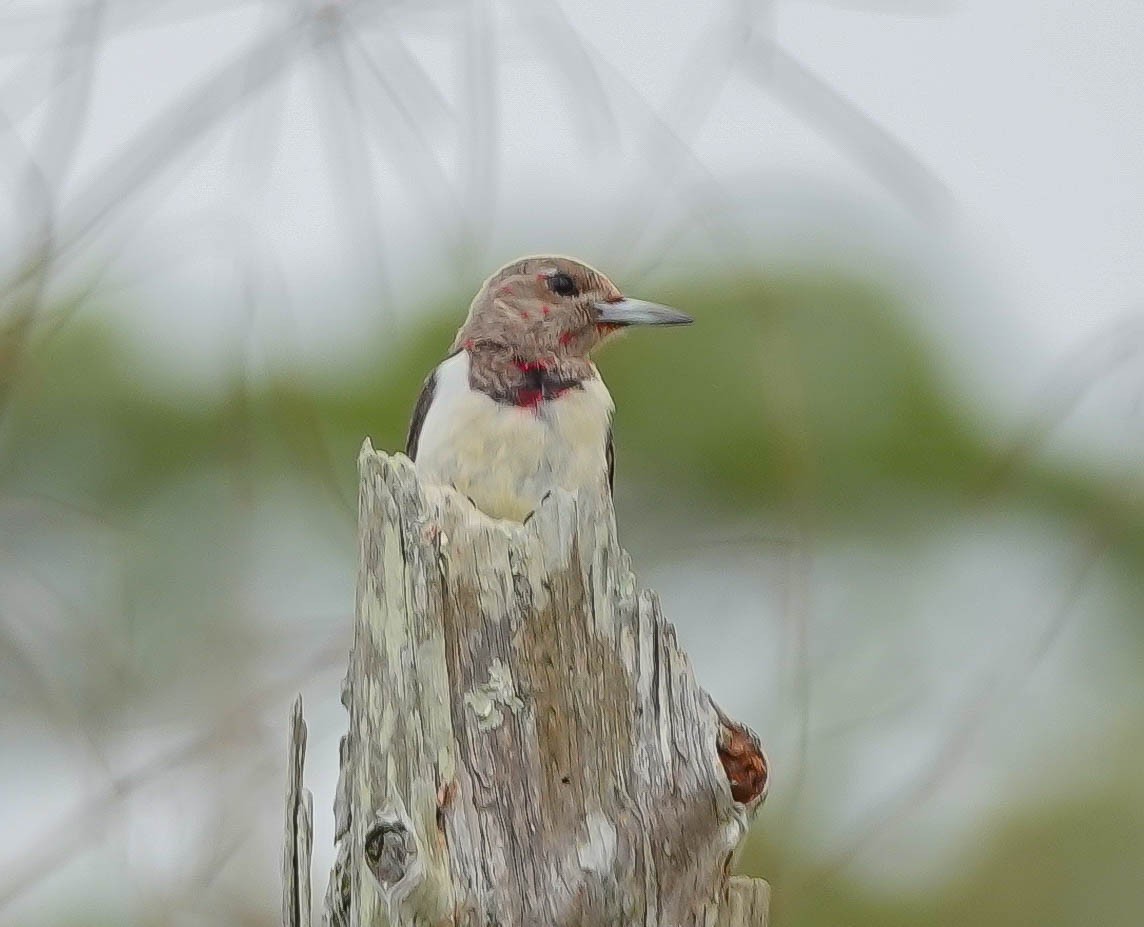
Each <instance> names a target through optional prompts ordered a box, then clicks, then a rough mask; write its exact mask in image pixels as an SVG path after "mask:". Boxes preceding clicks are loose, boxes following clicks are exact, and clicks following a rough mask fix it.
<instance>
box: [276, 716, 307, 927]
mask: <svg viewBox="0 0 1144 927" xmlns="http://www.w3.org/2000/svg"><path fill="white" fill-rule="evenodd" d="M305 765H306V722H305V721H303V720H302V696H300V695H299V696H298V697H297V698H296V699H295V700H294V707H293V708H292V709H291V711H290V752H289V765H288V766H287V773H286V838H285V840H284V841H283V844H284V846H283V851H282V925H283V927H310V853H311V850H312V848H313V843H314V807H313V799H312V797H311V796H310V791H309V789H304V788H302V773H303V770H304V768H305Z"/></svg>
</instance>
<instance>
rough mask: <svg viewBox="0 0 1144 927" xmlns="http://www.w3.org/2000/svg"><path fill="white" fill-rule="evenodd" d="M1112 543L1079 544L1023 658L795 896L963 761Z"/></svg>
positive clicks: (990, 682)
mask: <svg viewBox="0 0 1144 927" xmlns="http://www.w3.org/2000/svg"><path fill="white" fill-rule="evenodd" d="M1113 541H1114V539H1113V538H1112V537H1111V536H1108V535H1104V534H1096V535H1094V536H1093V537H1092V538H1090V539H1089V540H1088V541H1087V542H1086V543H1085V544H1084V546H1083V549H1082V551H1081V556H1080V558H1079V561H1078V563H1077V564H1076V565H1075V567H1074V568H1073V575H1072V576H1071V577H1070V578H1069V579H1068V581H1067V583H1066V585H1065V588H1064V591H1063V592H1062V594H1061V596H1060V600H1059V602H1058V604H1057V605H1056V606H1055V607H1054V608H1053V609H1052V610H1051V611H1050V613H1049V616H1048V619H1047V620H1046V621H1045V623H1044V625H1043V626H1042V628H1041V630H1040V632H1039V633H1038V634H1037V635H1036V636H1035V637H1034V639H1033V640H1032V641H1031V642H1030V643H1028V644H1026V645H1025V647H1024V648H1023V653H1021V654H1020V655H1019V656H1017V657H1016V658H1014V656H1013V654H1012V653H1009V654H1006V656H1005V658H1004V659H1001V660H998V661H997V665H996V667H995V668H994V669H993V670H992V671H991V672H990V673H989V674H988V676H987V678H986V680H985V681H984V682H983V684H982V685H981V686H980V687H979V688H978V689H977V690H976V691H975V692H973V693H972V695H971V696H969V698H968V700H967V701H966V703H965V705H964V707H963V708H962V710H961V711H960V712H958V714H957V720H956V723H955V724H954V726H953V730H952V732H951V734H950V735H949V737H948V738H946V739H945V742H944V744H943V746H942V748H941V750H939V751H938V752H937V753H936V754H935V755H934V756H933V758H932V759H931V760H930V761H929V762H928V763H927V764H926V765H925V767H924V768H923V769H922V770H921V771H920V772H919V773H918V774H917V775H916V776H914V777H913V778H912V780H911V781H910V782H908V783H907V784H906V785H905V787H903V788H902V789H900V790H898V792H897V793H896V794H895V795H894V796H893V797H891V798H890V799H888V800H887V801H885V802H883V803H881V804H880V805H878V806H877V807H876V808H874V809H872V810H871V811H870V812H869V813H868V814H867V815H866V816H865V818H864V819H863V820H862V821H861V822H860V823H859V824H858V825H857V826H856V827H855V828H854V830H853V833H852V835H851V836H850V838H849V839H847V840H845V841H843V844H842V846H841V848H840V849H838V850H836V851H835V852H834V853H833V854H831V856H830V858H829V859H828V860H827V861H826V862H825V863H823V864H821V865H819V866H817V867H815V868H814V869H813V870H812V871H811V873H810V875H809V876H807V878H806V879H805V881H804V882H803V883H801V884H800V885H799V886H798V889H797V891H798V892H799V893H809V892H815V891H820V890H821V888H822V885H823V883H825V882H826V881H828V880H829V879H830V878H832V877H833V876H835V875H837V873H838V872H839V870H841V869H843V868H844V867H845V866H847V865H848V864H850V863H851V862H853V861H854V860H855V859H856V858H857V857H858V856H859V855H860V854H861V853H862V851H863V850H866V849H868V848H869V847H870V846H871V845H872V844H873V843H875V842H876V841H877V840H878V839H879V838H880V837H881V836H883V835H884V834H885V832H886V831H888V830H890V829H892V828H893V827H894V826H895V825H897V824H899V823H901V821H902V820H903V819H904V818H905V817H906V816H908V815H909V814H910V813H911V812H913V811H916V810H917V809H918V808H920V807H921V806H922V804H923V803H924V802H925V801H927V800H928V799H929V798H931V797H932V796H933V794H934V792H936V791H937V789H938V788H940V787H941V785H942V784H943V783H945V782H946V781H948V779H949V778H950V777H951V776H952V775H953V773H954V771H955V770H956V768H957V767H958V766H959V765H960V764H961V763H962V762H964V760H965V759H966V757H967V756H968V751H969V748H970V746H971V745H972V743H973V741H974V740H975V739H976V738H977V737H978V736H979V735H980V733H981V731H982V729H983V728H984V727H985V725H986V724H987V722H989V721H992V720H995V719H996V718H997V715H998V713H999V711H1000V709H1001V706H1003V705H1005V704H1006V703H1008V702H1010V701H1011V700H1012V699H1013V698H1014V697H1015V696H1016V695H1017V693H1018V692H1019V691H1020V689H1021V686H1022V685H1023V684H1024V683H1025V681H1026V680H1027V679H1028V678H1029V676H1030V675H1031V674H1032V672H1033V670H1035V669H1036V668H1037V666H1038V665H1039V664H1040V663H1041V662H1042V661H1043V660H1044V658H1045V656H1046V655H1047V654H1048V653H1049V651H1050V649H1051V648H1052V646H1053V644H1054V643H1055V642H1056V641H1057V639H1058V638H1059V637H1060V635H1061V633H1062V632H1063V631H1064V629H1065V628H1066V627H1067V626H1068V623H1069V621H1070V619H1071V618H1072V617H1073V616H1074V614H1075V605H1076V602H1077V600H1078V599H1079V597H1080V595H1081V593H1082V591H1083V590H1084V586H1085V583H1086V582H1087V580H1088V578H1089V575H1090V574H1091V572H1092V570H1093V568H1094V567H1095V566H1096V564H1097V563H1098V562H1099V560H1100V558H1101V556H1102V555H1103V554H1104V553H1105V552H1106V551H1107V550H1108V549H1109V547H1110V546H1111V545H1112V543H1113Z"/></svg>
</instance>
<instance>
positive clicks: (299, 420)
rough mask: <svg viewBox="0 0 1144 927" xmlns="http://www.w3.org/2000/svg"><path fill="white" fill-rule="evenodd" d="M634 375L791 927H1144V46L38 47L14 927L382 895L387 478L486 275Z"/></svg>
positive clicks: (25, 94) (999, 30) (656, 551)
mask: <svg viewBox="0 0 1144 927" xmlns="http://www.w3.org/2000/svg"><path fill="white" fill-rule="evenodd" d="M541 251H558V252H565V253H571V254H575V255H577V256H580V257H582V258H584V259H586V260H588V261H590V262H592V263H594V264H596V265H598V266H600V267H601V268H602V269H604V270H605V271H606V272H608V273H609V274H610V275H611V276H612V277H613V278H614V279H615V280H616V281H617V282H618V283H619V285H620V286H621V287H622V288H624V289H625V290H626V291H627V292H629V293H630V294H632V295H637V296H642V297H645V298H650V299H655V300H658V301H661V302H667V303H670V304H673V305H676V306H678V307H680V308H681V309H684V310H686V311H687V312H689V313H691V314H693V315H694V316H695V317H696V319H697V324H696V325H694V326H693V327H692V328H690V329H687V330H681V331H670V332H639V333H636V334H633V335H632V336H631V337H629V338H627V339H626V340H624V341H622V342H621V343H619V344H617V345H615V346H614V347H612V348H610V349H609V350H608V351H607V352H606V353H605V354H604V355H603V356H602V357H601V358H600V364H601V367H602V369H603V372H604V375H605V376H606V378H607V379H608V382H609V384H610V385H611V387H612V391H613V393H614V394H615V396H616V397H617V400H618V406H619V411H618V413H617V421H616V436H617V469H618V476H617V482H618V489H617V507H618V516H619V519H620V525H621V532H622V536H623V538H624V540H625V543H626V545H627V546H628V547H629V549H630V551H631V553H632V555H633V558H634V562H635V564H636V565H637V569H638V571H639V574H640V576H641V579H642V581H643V582H645V583H646V584H648V585H651V586H653V587H655V588H656V589H657V590H658V591H659V592H660V593H661V595H662V598H663V601H664V605H665V610H666V612H667V614H668V615H669V616H670V618H671V619H672V620H674V621H675V623H676V624H677V626H678V629H679V633H680V637H681V638H682V640H683V642H684V643H685V645H686V646H687V648H688V649H689V651H690V653H691V654H692V656H693V659H694V661H695V663H696V665H697V671H698V675H699V678H700V679H701V681H703V682H704V683H705V684H706V685H707V686H708V687H709V688H710V690H711V691H712V692H713V694H714V695H715V696H716V698H717V699H718V700H719V701H720V702H722V703H723V704H724V705H725V706H726V707H727V709H728V710H729V711H730V712H731V713H732V714H734V715H736V716H737V717H739V718H741V719H743V720H744V721H747V722H748V723H750V724H751V725H752V727H754V728H755V729H756V730H757V731H759V732H760V734H761V735H762V736H763V739H764V740H765V742H766V744H767V746H768V749H769V752H770V754H771V758H772V762H773V766H774V778H773V782H772V792H771V796H770V798H769V799H768V802H767V804H766V806H765V807H764V809H763V810H762V812H761V814H760V815H759V817H758V820H757V823H756V826H755V828H754V831H753V832H752V835H751V837H750V840H749V843H748V845H747V847H746V848H745V851H744V853H743V856H742V859H741V861H740V868H741V869H742V870H743V871H745V872H748V873H750V874H753V875H760V876H764V877H766V878H768V879H769V880H771V882H772V884H773V886H774V889H775V900H774V912H773V913H774V920H775V923H776V924H777V925H780V927H786V925H790V927H795V925H798V927H818V925H823V927H826V925H834V927H844V925H889V927H893V925H914V924H932V925H955V924H956V925H964V924H976V925H1037V927H1053V925H1089V924H1101V925H1125V927H1128V925H1133V927H1134V925H1138V924H1140V923H1141V921H1142V918H1144V877H1142V873H1144V672H1142V668H1144V579H1142V577H1144V496H1142V489H1144V474H1142V471H1141V466H1140V461H1141V457H1142V452H1144V359H1142V355H1141V348H1142V347H1144V312H1142V311H1141V310H1142V307H1144V7H1142V6H1141V5H1140V4H1139V3H1138V2H1132V0H1089V2H1087V3H1083V4H1079V3H1072V2H1067V0H1040V2H1033V0H1008V2H996V0H961V2H959V0H784V2H762V0H760V2H750V0H733V2H723V0H714V2H707V3H678V4H664V3H658V2H651V0H642V2H636V0H632V2H615V0H607V2H605V0H578V2H576V3H572V2H563V3H561V2H559V0H499V2H497V0H470V2H466V3H462V2H456V0H439V2H416V3H413V2H401V0H371V2H352V0H342V2H338V0H327V2H315V0H293V2H289V0H288V2H260V0H68V2H65V0H10V2H5V3H2V4H0V699H2V714H0V820H2V821H3V835H4V839H3V841H2V844H3V846H2V848H0V923H2V924H4V925H37V927H43V925H77V927H78V925H103V924H108V925H110V924H115V925H200V924H201V925H271V924H275V923H277V922H278V905H279V902H278V898H279V887H278V868H279V858H280V856H279V854H280V848H279V834H280V831H281V819H282V813H283V811H282V801H283V794H284V777H285V741H286V720H287V714H288V707H289V704H290V701H291V699H292V697H293V695H294V694H295V693H296V692H299V691H301V692H303V693H304V696H305V699H306V711H307V718H308V720H309V723H310V731H311V734H310V761H309V770H308V782H309V785H310V786H311V787H312V789H313V791H314V793H315V816H316V825H317V835H316V837H317V847H316V851H317V852H316V855H317V863H316V876H315V878H316V890H317V893H319V894H320V892H321V891H322V890H323V888H324V884H325V872H326V871H328V865H329V862H330V859H331V857H332V846H331V842H332V814H331V813H330V808H331V805H332V800H333V787H334V782H335V779H336V771H337V741H338V737H339V736H340V734H341V733H342V732H343V730H344V728H345V716H344V713H343V712H342V709H341V708H340V706H339V705H338V703H337V696H338V683H339V679H340V677H341V675H342V672H343V666H344V659H345V656H346V653H347V650H348V645H349V633H350V620H351V612H352V600H353V572H354V567H355V559H356V556H355V534H354V520H353V518H354V495H355V491H356V478H355V472H354V463H355V456H356V451H357V448H358V446H359V444H360V442H361V440H362V438H363V437H364V436H365V435H370V436H372V438H373V440H374V443H375V444H376V445H377V446H378V447H382V448H390V449H396V448H399V447H400V446H401V444H402V442H403V438H404V430H405V424H406V420H407V415H408V412H409V409H410V408H411V406H412V403H413V400H414V398H415V396H416V393H417V389H418V387H419V384H420V382H421V379H422V377H423V376H424V374H425V372H426V371H427V370H428V369H429V368H430V367H431V366H432V365H433V364H434V363H436V361H437V360H438V359H439V358H440V357H441V355H442V352H443V351H444V349H445V348H446V346H447V344H448V342H449V340H450V337H451V333H452V330H453V329H454V328H455V327H456V325H457V324H459V321H460V320H461V318H462V317H463V315H464V312H465V310H466V308H467V305H468V301H469V299H470V298H471V295H472V293H473V292H474V291H475V289H476V288H477V286H479V284H480V282H481V280H482V279H483V278H484V277H485V276H486V275H487V274H488V273H490V272H491V271H492V270H494V269H495V268H496V267H497V266H499V265H500V264H501V263H503V262H505V261H507V260H509V259H512V258H514V257H516V256H517V255H518V254H521V253H529V252H541Z"/></svg>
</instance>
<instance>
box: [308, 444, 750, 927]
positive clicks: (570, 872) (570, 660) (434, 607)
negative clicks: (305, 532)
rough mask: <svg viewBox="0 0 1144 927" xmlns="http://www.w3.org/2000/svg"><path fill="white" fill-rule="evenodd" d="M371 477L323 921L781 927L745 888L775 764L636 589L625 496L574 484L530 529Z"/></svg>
mask: <svg viewBox="0 0 1144 927" xmlns="http://www.w3.org/2000/svg"><path fill="white" fill-rule="evenodd" d="M360 473H361V494H360V554H361V560H360V566H359V572H358V588H357V621H356V627H355V633H354V644H353V651H352V653H351V656H350V665H349V672H348V674H347V676H346V681H345V685H344V688H343V693H342V696H343V702H344V704H345V705H346V707H347V709H348V710H349V714H350V726H349V733H348V734H347V736H346V737H345V738H344V739H343V742H342V748H341V764H342V765H341V778H340V781H339V785H338V793H337V798H336V804H335V815H336V839H337V842H338V845H337V862H336V864H335V866H334V871H333V873H332V874H331V878H330V885H329V890H328V891H327V895H326V908H325V922H326V923H327V924H329V925H331V927H341V925H346V927H375V925H395V927H396V925H402V927H406V925H408V927H412V925H414V924H416V925H432V927H437V925H440V927H462V925H463V927H477V925H480V927H486V925H497V927H573V925H575V927H597V925H598V927H617V925H644V927H691V925H696V927H699V925H704V927H746V925H763V924H765V923H766V912H767V900H768V888H767V885H766V883H765V882H762V881H760V880H753V879H745V878H739V877H729V875H728V872H729V868H730V860H731V857H732V854H733V853H734V851H735V849H736V847H737V846H738V844H739V842H740V840H741V839H742V838H743V836H744V834H745V833H746V830H747V825H748V820H749V817H750V815H751V813H752V812H753V811H754V810H755V809H756V808H757V807H758V805H759V804H760V802H761V801H762V798H763V796H764V793H765V789H766V776H767V768H766V760H765V758H764V756H763V754H762V751H761V750H760V748H759V744H758V740H757V739H756V738H755V737H754V735H753V734H751V733H750V732H749V731H748V730H747V729H746V728H744V727H742V726H740V725H737V724H735V723H734V722H731V721H730V720H729V719H727V718H726V717H725V716H724V715H723V714H722V713H721V712H720V711H719V710H718V708H717V707H716V706H715V705H714V704H713V703H712V701H711V699H710V698H709V696H708V695H707V694H706V693H705V692H704V691H703V690H702V689H701V688H700V687H699V686H698V684H697V683H696V681H695V678H694V675H693V673H692V669H691V665H690V662H689V661H688V659H687V657H686V656H685V655H684V654H683V652H682V651H681V650H680V648H679V645H678V642H677V641H676V637H675V631H674V629H673V628H672V626H671V625H670V624H668V623H667V622H666V621H664V619H663V617H662V616H661V614H660V610H659V604H658V601H657V600H656V597H655V595H654V594H653V593H651V592H649V591H647V590H643V589H640V588H639V587H638V586H637V584H636V581H635V577H634V576H633V575H632V572H631V568H630V565H629V561H628V557H627V555H626V554H625V553H624V551H623V550H622V549H621V548H620V546H619V544H618V543H617V541H616V528H615V519H614V515H613V512H612V506H611V500H610V499H609V498H607V497H606V496H604V495H603V494H601V495H598V496H593V495H591V494H590V493H582V494H580V495H579V496H576V497H573V496H571V495H569V494H567V493H564V492H560V491H558V492H555V493H553V494H552V495H551V496H550V497H549V498H548V499H546V500H545V502H544V503H543V504H542V505H541V507H540V508H539V510H538V511H537V512H536V513H535V515H534V516H533V517H532V518H531V519H530V520H529V521H528V523H527V524H526V525H523V526H522V525H514V524H512V523H508V522H502V521H496V520H493V519H490V518H487V517H485V516H484V515H483V514H481V513H480V512H478V511H476V510H475V509H474V508H473V506H472V505H471V504H470V503H469V502H468V500H466V499H464V498H463V497H461V496H459V495H457V494H456V493H455V492H452V491H451V490H443V489H437V488H433V487H424V486H422V485H421V484H420V482H419V481H418V479H417V476H416V473H415V471H414V468H413V465H412V464H411V463H410V462H409V461H408V460H407V459H406V458H405V457H403V456H394V457H390V456H387V455H385V454H380V453H377V452H375V451H374V450H373V448H372V447H371V446H370V445H369V443H368V442H367V443H366V445H365V447H364V448H363V449H362V453H361V457H360ZM297 787H298V786H296V788H297ZM298 884H300V880H297V879H296V880H295V881H294V882H293V885H295V886H297V885H298ZM295 904H296V903H295Z"/></svg>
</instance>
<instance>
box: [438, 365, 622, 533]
mask: <svg viewBox="0 0 1144 927" xmlns="http://www.w3.org/2000/svg"><path fill="white" fill-rule="evenodd" d="M614 408H615V406H614V405H613V403H612V397H611V394H610V393H609V392H608V388H607V387H606V386H604V382H603V381H602V380H601V379H600V378H599V377H598V376H597V377H594V378H593V379H590V380H585V381H584V384H583V388H582V389H570V390H568V391H567V392H565V393H563V394H561V395H560V396H559V397H558V398H556V399H549V400H545V401H542V402H541V403H539V404H538V405H537V406H536V407H535V408H519V407H517V406H511V405H507V404H505V403H500V402H497V401H496V400H494V399H492V398H490V397H489V396H486V395H485V394H484V393H482V392H480V391H478V390H473V389H471V388H470V387H469V355H468V352H466V351H461V352H460V353H458V354H455V355H454V356H453V357H450V358H449V359H448V360H446V361H444V362H443V363H442V364H441V366H440V367H438V368H437V386H436V391H435V392H434V395H433V402H432V403H431V404H430V406H429V411H428V412H427V413H426V415H425V421H424V423H423V425H422V427H421V438H420V440H419V442H418V446H417V470H418V472H419V473H420V474H421V476H422V478H423V479H426V480H428V481H429V482H432V483H438V484H441V485H445V486H453V487H455V488H456V489H457V490H458V491H460V492H462V493H464V494H465V495H466V496H468V497H469V498H470V499H472V500H473V502H474V503H475V504H476V506H477V508H479V509H481V510H482V511H484V512H486V513H488V514H489V515H492V516H494V517H496V518H511V519H513V520H515V521H521V520H523V519H524V518H526V517H527V516H528V514H529V513H530V512H532V511H533V510H534V509H535V508H536V507H537V505H539V504H540V500H541V499H543V498H544V496H545V495H546V494H547V493H548V492H549V491H550V490H552V489H553V488H555V487H561V488H563V489H567V490H569V491H571V492H575V491H576V490H578V489H580V487H582V486H586V485H595V484H596V483H597V482H598V481H600V480H603V479H606V474H607V456H606V451H605V448H606V444H607V437H608V427H609V425H610V423H611V420H612V411H613V410H614Z"/></svg>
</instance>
